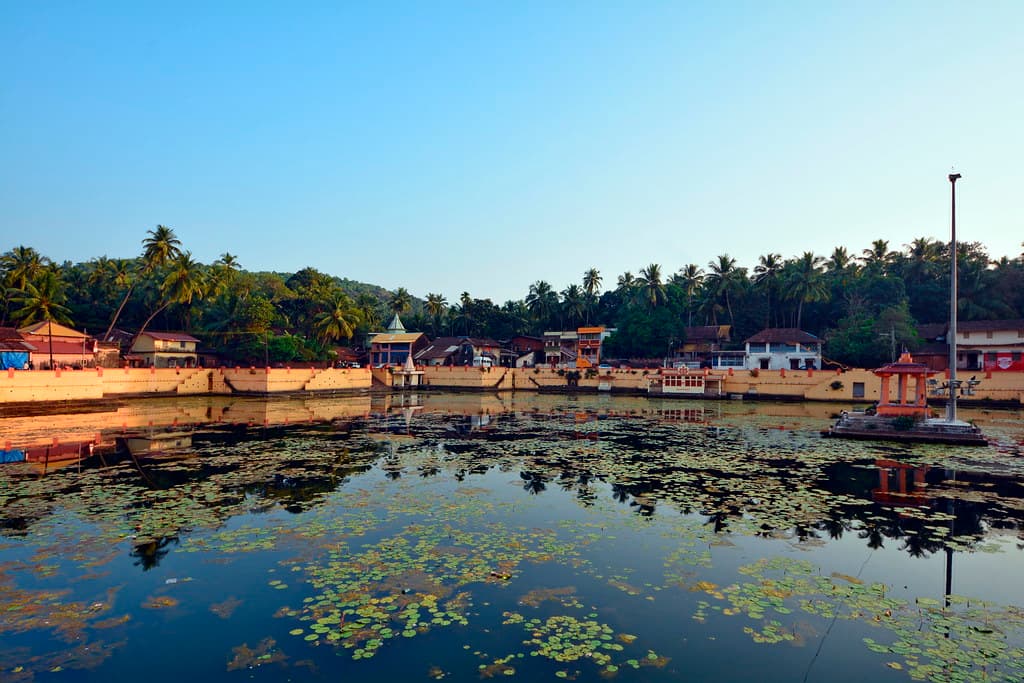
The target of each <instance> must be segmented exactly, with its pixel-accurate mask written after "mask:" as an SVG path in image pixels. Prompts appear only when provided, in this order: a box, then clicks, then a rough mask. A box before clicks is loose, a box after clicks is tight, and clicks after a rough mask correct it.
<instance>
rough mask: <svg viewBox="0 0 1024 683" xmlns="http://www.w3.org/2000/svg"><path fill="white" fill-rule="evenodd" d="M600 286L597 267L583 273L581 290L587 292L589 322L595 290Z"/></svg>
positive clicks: (595, 294) (595, 295)
mask: <svg viewBox="0 0 1024 683" xmlns="http://www.w3.org/2000/svg"><path fill="white" fill-rule="evenodd" d="M600 288H601V273H600V272H598V270H597V268H589V269H587V271H586V272H585V273H583V291H584V292H586V294H587V322H588V323H589V322H590V311H591V309H592V308H593V307H594V304H595V303H596V302H597V292H598V290H599V289H600Z"/></svg>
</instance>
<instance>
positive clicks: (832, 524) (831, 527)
mask: <svg viewBox="0 0 1024 683" xmlns="http://www.w3.org/2000/svg"><path fill="white" fill-rule="evenodd" d="M818 527H819V528H820V529H822V530H823V531H825V532H826V533H827V534H828V536H829V538H831V539H833V540H839V539H840V538H842V537H843V534H844V533H846V532H847V531H849V530H850V522H849V521H848V520H845V519H843V518H841V517H830V518H828V519H823V520H822V521H820V522H818Z"/></svg>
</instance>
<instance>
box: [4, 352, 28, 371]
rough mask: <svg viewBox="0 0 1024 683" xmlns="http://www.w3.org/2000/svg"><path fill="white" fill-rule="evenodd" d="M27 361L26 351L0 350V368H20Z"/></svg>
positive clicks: (22, 367)
mask: <svg viewBox="0 0 1024 683" xmlns="http://www.w3.org/2000/svg"><path fill="white" fill-rule="evenodd" d="M26 363H28V351H0V370H6V369H7V368H14V369H15V370H22V369H24V367H25V364H26Z"/></svg>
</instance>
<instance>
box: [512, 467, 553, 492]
mask: <svg viewBox="0 0 1024 683" xmlns="http://www.w3.org/2000/svg"><path fill="white" fill-rule="evenodd" d="M519 478H520V479H522V480H523V490H524V491H528V492H529V493H531V494H533V495H537V494H539V493H542V492H543V491H546V490H547V488H548V487H547V484H546V483H545V481H544V477H543V476H542V475H540V474H536V473H532V472H520V473H519Z"/></svg>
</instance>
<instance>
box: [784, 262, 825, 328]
mask: <svg viewBox="0 0 1024 683" xmlns="http://www.w3.org/2000/svg"><path fill="white" fill-rule="evenodd" d="M824 261H825V259H824V258H822V257H821V256H815V255H814V253H813V252H810V251H805V252H804V253H803V255H801V256H800V258H798V259H796V260H794V261H792V262H791V269H790V272H789V274H788V277H787V278H786V290H787V298H789V299H792V300H794V301H796V302H797V309H796V326H797V327H798V328H799V327H800V324H801V321H802V317H803V310H804V304H805V303H810V302H812V301H824V300H825V299H827V298H828V287H827V286H826V285H825V280H824V278H822V276H821V275H822V274H821V264H822V263H824Z"/></svg>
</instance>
